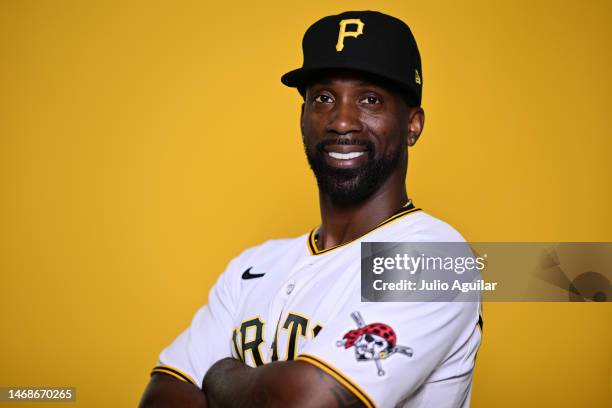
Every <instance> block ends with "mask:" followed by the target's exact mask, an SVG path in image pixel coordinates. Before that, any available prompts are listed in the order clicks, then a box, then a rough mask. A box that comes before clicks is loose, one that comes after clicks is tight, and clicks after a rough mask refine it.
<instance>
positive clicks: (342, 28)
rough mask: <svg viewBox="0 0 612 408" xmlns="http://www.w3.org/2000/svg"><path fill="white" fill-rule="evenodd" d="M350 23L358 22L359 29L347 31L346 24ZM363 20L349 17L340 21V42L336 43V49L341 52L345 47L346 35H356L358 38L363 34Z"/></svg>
mask: <svg viewBox="0 0 612 408" xmlns="http://www.w3.org/2000/svg"><path fill="white" fill-rule="evenodd" d="M349 24H356V25H357V31H346V26H347V25H349ZM364 25H365V24H363V22H362V21H361V20H360V19H358V18H349V19H346V20H342V21H340V30H339V31H338V43H337V44H336V51H338V52H340V51H342V49H343V48H344V39H345V38H346V37H355V38H357V37H358V36H360V35H361V34H363V26H364Z"/></svg>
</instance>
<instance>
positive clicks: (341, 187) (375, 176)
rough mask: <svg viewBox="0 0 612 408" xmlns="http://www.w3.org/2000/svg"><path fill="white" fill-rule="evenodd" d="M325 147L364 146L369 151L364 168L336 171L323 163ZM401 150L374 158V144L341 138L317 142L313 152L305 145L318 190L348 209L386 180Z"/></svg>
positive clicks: (395, 166)
mask: <svg viewBox="0 0 612 408" xmlns="http://www.w3.org/2000/svg"><path fill="white" fill-rule="evenodd" d="M328 144H338V145H352V144H359V145H362V146H365V147H366V148H367V149H368V151H367V154H368V160H367V162H366V164H365V165H363V166H361V167H359V168H357V169H338V168H334V167H331V166H329V165H328V164H327V163H326V162H325V158H324V156H323V155H324V154H327V153H325V151H324V150H323V148H324V147H325V146H326V145H328ZM405 148H406V146H405V144H402V146H401V148H400V149H398V150H397V152H396V153H395V154H394V155H393V156H389V157H382V158H380V159H375V158H374V157H375V156H376V151H375V147H374V144H373V143H372V142H370V141H365V142H361V141H354V142H353V141H350V142H349V141H347V140H345V139H344V140H343V139H339V140H332V141H329V140H328V141H324V142H319V143H318V144H317V145H316V146H315V148H314V151H313V149H311V148H308V146H307V145H306V144H304V150H305V152H306V158H307V159H308V164H310V168H311V169H312V171H313V173H314V175H315V177H316V179H317V184H318V186H319V190H320V191H321V192H323V193H324V194H325V195H327V196H328V197H329V198H330V199H331V201H332V203H333V204H334V205H336V206H338V207H347V206H350V205H354V204H358V203H361V202H362V201H364V200H365V199H367V198H368V197H370V196H371V195H372V194H373V193H374V192H375V191H376V190H378V188H379V187H380V185H381V184H382V183H383V182H384V181H385V180H387V178H389V176H390V175H391V174H392V173H393V171H394V170H395V169H397V166H398V165H399V162H400V159H401V156H402V152H403V150H404V149H405Z"/></svg>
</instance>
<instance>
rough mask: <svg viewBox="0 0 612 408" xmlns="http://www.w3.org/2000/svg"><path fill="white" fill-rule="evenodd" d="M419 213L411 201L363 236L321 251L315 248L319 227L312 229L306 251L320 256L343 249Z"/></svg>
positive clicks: (418, 209)
mask: <svg viewBox="0 0 612 408" xmlns="http://www.w3.org/2000/svg"><path fill="white" fill-rule="evenodd" d="M418 211H421V209H420V208H416V207H415V206H414V204H412V201H410V202H409V203H408V204H407V205H405V206H403V207H402V208H400V209H399V210H398V211H397V212H396V213H395V214H393V215H392V216H390V217H389V218H387V219H386V220H384V221H383V222H381V223H380V224H378V225H377V226H376V227H374V228H373V229H371V230H370V231H368V232H366V233H365V234H363V235H362V236H360V237H357V238H355V239H353V240H350V241H348V242H345V243H344V244H340V245H336V246H334V247H331V248H327V249H322V250H320V249H319V248H317V240H316V238H317V236H318V235H319V228H320V226H318V227H317V228H315V229H313V230H312V231H310V234H309V235H308V242H307V244H308V251H309V252H310V255H321V254H325V253H327V252H329V251H333V250H334V249H338V248H341V247H344V246H346V245H349V244H350V243H352V242H355V241H357V240H359V239H361V238H363V237H365V236H366V235H368V234H370V233H372V232H374V231H376V230H377V229H380V228H382V227H383V226H385V225H387V224H390V223H392V222H393V221H396V220H398V219H400V218H402V217H405V216H406V215H408V214H412V213H415V212H418Z"/></svg>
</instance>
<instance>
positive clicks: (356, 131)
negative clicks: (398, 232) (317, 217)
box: [139, 71, 425, 408]
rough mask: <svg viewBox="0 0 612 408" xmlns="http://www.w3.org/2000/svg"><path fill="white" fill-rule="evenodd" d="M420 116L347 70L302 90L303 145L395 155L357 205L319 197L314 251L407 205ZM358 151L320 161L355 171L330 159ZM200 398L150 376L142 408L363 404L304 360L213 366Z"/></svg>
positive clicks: (188, 387)
mask: <svg viewBox="0 0 612 408" xmlns="http://www.w3.org/2000/svg"><path fill="white" fill-rule="evenodd" d="M424 115H425V114H424V112H423V110H422V109H421V108H420V107H410V106H409V105H408V104H407V103H406V102H405V100H404V98H402V97H401V95H400V94H399V93H397V92H395V91H393V90H392V88H389V87H388V86H385V85H382V84H380V83H378V82H376V81H372V80H371V79H368V80H364V77H363V76H362V75H359V74H356V73H351V72H348V71H342V72H341V71H337V72H335V73H334V74H333V75H331V76H326V77H321V78H319V79H318V80H317V81H315V82H312V83H311V84H310V85H309V86H308V87H307V89H306V94H305V98H304V104H303V105H302V113H301V117H300V125H301V130H302V137H303V141H304V144H305V145H306V146H307V147H308V146H311V147H312V146H315V145H316V144H317V143H319V142H321V141H325V140H327V139H334V140H338V139H342V140H347V141H355V140H360V141H366V140H367V141H368V142H370V143H371V145H370V146H374V147H375V149H374V151H375V157H376V158H379V157H382V156H383V155H386V156H392V155H393V154H399V164H398V165H397V166H396V168H395V169H394V170H393V171H392V172H391V174H390V175H389V177H387V179H386V180H383V181H382V182H381V183H380V184H379V186H377V189H376V191H375V192H374V193H373V194H371V195H369V196H368V197H367V198H366V199H364V200H362V201H360V202H359V203H354V204H350V205H346V204H345V203H344V204H342V205H338V204H337V203H335V201H334V200H333V199H332V197H330V196H329V195H327V194H325V193H324V192H322V191H321V190H319V204H320V209H321V227H320V228H319V238H318V241H317V246H318V248H319V249H320V250H322V249H327V248H331V247H334V246H337V245H341V244H344V243H347V242H350V241H352V240H354V239H357V238H359V237H360V236H362V235H364V234H366V233H367V232H369V231H371V230H372V229H374V228H375V227H376V226H377V225H378V224H380V223H381V222H382V221H384V220H385V219H387V218H389V217H390V216H391V215H392V214H394V213H395V212H396V211H397V210H398V209H399V208H401V207H402V206H403V205H404V204H405V203H406V202H407V200H408V195H407V193H406V184H405V180H406V171H407V165H408V151H407V149H405V147H406V146H413V145H414V144H415V143H416V142H417V140H418V138H419V136H420V134H421V132H422V130H423V125H424V119H425V116H424ZM360 150H363V147H356V145H333V144H332V145H328V146H327V147H326V152H325V153H321V154H322V156H321V158H322V159H324V160H325V162H326V163H327V165H329V166H331V167H333V168H346V169H355V168H358V167H359V166H363V165H364V164H365V163H366V161H367V160H369V157H370V156H368V155H366V154H363V155H361V156H359V157H355V158H350V159H346V156H342V157H343V158H341V159H338V158H334V157H331V156H330V154H329V153H330V152H332V153H339V154H345V155H346V154H348V153H355V152H357V151H360ZM202 386H203V391H201V390H200V389H199V388H198V387H196V386H195V385H193V384H190V383H186V382H182V381H180V380H178V379H176V378H174V377H172V376H169V375H166V374H163V373H155V374H153V376H152V377H151V381H150V383H149V385H148V386H147V389H146V390H145V393H144V395H143V397H142V400H141V402H140V405H139V406H140V407H141V408H145V407H246V406H249V407H260V406H261V407H264V406H265V407H361V406H363V404H362V402H361V401H360V400H359V399H358V398H357V397H356V396H355V395H354V394H353V393H352V392H350V391H349V390H348V389H346V388H345V387H344V386H343V385H342V384H341V383H340V382H338V381H337V380H336V379H335V378H334V377H332V376H330V375H328V374H327V373H325V372H323V371H322V370H320V369H319V368H318V367H315V366H314V365H311V364H310V363H307V362H304V361H299V360H296V361H277V362H274V363H270V364H265V365H263V366H260V367H257V368H251V367H249V366H247V365H245V364H244V363H242V362H240V361H238V360H235V359H233V358H226V359H223V360H220V361H218V362H217V363H215V364H214V365H213V366H212V367H211V368H210V369H209V370H208V372H207V373H206V376H205V377H204V380H203V384H202Z"/></svg>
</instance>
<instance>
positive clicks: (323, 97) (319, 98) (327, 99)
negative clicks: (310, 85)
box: [314, 94, 333, 103]
mask: <svg viewBox="0 0 612 408" xmlns="http://www.w3.org/2000/svg"><path fill="white" fill-rule="evenodd" d="M314 101H315V102H318V103H331V102H332V101H333V100H332V98H331V96H329V95H324V94H321V95H317V96H315V98H314Z"/></svg>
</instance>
